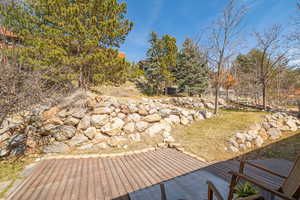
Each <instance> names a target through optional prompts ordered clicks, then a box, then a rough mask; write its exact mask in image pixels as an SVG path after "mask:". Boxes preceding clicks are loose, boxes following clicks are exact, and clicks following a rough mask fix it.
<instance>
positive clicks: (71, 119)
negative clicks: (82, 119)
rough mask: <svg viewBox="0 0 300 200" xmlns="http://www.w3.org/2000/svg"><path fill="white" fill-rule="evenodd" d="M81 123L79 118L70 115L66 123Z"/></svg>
mask: <svg viewBox="0 0 300 200" xmlns="http://www.w3.org/2000/svg"><path fill="white" fill-rule="evenodd" d="M78 123H79V119H78V118H75V117H72V116H69V117H68V118H67V119H65V121H64V124H65V125H69V126H76V125H77V124H78Z"/></svg>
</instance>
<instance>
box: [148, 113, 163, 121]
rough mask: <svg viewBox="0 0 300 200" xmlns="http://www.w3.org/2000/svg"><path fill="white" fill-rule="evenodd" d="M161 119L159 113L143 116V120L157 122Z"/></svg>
mask: <svg viewBox="0 0 300 200" xmlns="http://www.w3.org/2000/svg"><path fill="white" fill-rule="evenodd" d="M160 120H161V116H160V115H159V114H152V115H148V116H146V117H144V121H146V122H150V123H153V122H159V121H160Z"/></svg>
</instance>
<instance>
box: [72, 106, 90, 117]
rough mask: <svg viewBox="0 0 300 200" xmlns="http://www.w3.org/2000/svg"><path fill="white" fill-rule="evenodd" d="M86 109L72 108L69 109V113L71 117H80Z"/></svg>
mask: <svg viewBox="0 0 300 200" xmlns="http://www.w3.org/2000/svg"><path fill="white" fill-rule="evenodd" d="M86 111H87V110H86V109H85V108H73V109H72V110H71V111H70V114H71V116H72V117H75V118H78V119H82V118H83V117H84V116H85V113H86Z"/></svg>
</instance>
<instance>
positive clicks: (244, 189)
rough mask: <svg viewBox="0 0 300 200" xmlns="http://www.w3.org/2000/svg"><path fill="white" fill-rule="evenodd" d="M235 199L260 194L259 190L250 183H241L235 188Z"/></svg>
mask: <svg viewBox="0 0 300 200" xmlns="http://www.w3.org/2000/svg"><path fill="white" fill-rule="evenodd" d="M235 191H236V192H235V198H241V197H248V196H251V195H255V194H258V190H257V189H256V188H255V187H254V186H253V185H252V184H250V183H247V182H246V183H241V184H239V185H237V186H236V187H235Z"/></svg>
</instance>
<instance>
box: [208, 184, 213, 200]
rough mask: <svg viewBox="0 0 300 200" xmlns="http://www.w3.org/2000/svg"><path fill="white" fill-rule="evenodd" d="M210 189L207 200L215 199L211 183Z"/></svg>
mask: <svg viewBox="0 0 300 200" xmlns="http://www.w3.org/2000/svg"><path fill="white" fill-rule="evenodd" d="M207 188H208V191H207V198H208V199H207V200H213V198H214V193H213V191H212V189H211V185H210V184H208V187H207Z"/></svg>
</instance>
